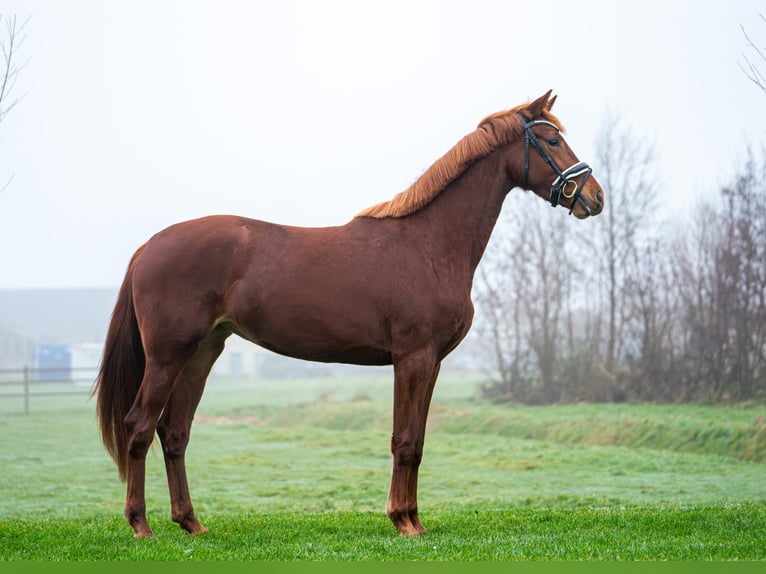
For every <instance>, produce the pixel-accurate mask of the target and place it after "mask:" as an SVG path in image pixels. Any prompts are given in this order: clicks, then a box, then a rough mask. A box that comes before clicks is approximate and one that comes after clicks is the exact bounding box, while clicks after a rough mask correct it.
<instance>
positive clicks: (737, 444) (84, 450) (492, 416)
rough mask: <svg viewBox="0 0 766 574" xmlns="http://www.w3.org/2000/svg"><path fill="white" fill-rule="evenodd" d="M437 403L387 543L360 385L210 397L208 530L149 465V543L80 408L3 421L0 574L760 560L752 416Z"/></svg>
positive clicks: (376, 428) (200, 482) (462, 390)
mask: <svg viewBox="0 0 766 574" xmlns="http://www.w3.org/2000/svg"><path fill="white" fill-rule="evenodd" d="M475 391H476V383H475V381H474V380H472V379H470V378H464V377H459V376H454V375H452V376H446V377H443V378H442V380H441V381H440V383H439V386H437V392H436V395H435V397H434V405H433V408H432V416H431V418H430V419H429V420H430V424H429V431H428V434H427V436H426V450H425V456H424V461H423V465H422V467H421V476H420V488H419V503H420V507H421V514H422V517H423V520H424V523H425V524H426V526H427V527H428V528H429V533H428V534H427V535H425V536H422V537H420V538H418V539H415V540H411V539H404V538H400V537H399V536H397V535H396V533H395V531H394V529H393V526H391V524H390V523H389V522H388V520H387V519H386V517H385V515H384V513H383V509H384V507H385V501H386V495H387V492H388V479H389V476H390V464H391V461H390V455H389V453H388V446H389V444H388V443H389V440H390V425H391V422H390V419H391V404H390V395H391V382H390V379H389V377H388V376H385V377H376V376H369V375H366V374H365V375H361V374H360V375H359V376H355V377H346V378H339V379H328V380H305V381H258V382H248V381H211V383H210V384H209V386H208V390H207V392H206V395H205V398H204V399H203V402H202V404H201V405H200V409H199V412H198V417H197V419H196V421H195V425H194V429H193V432H192V441H191V446H190V449H189V453H188V456H187V458H188V468H189V477H190V485H191V490H192V498H193V500H194V502H195V508H196V510H197V514H198V516H199V517H200V519H201V520H202V522H203V523H204V524H205V525H206V526H207V527H208V528H209V529H210V531H211V532H210V534H209V535H207V536H203V537H196V538H193V537H189V536H187V535H185V534H184V533H183V532H181V531H180V530H179V529H178V527H177V526H176V525H175V524H173V523H172V522H171V521H170V519H169V501H168V495H167V487H166V483H165V476H164V465H163V463H162V457H161V453H160V451H159V449H158V448H156V449H154V451H153V452H152V453H150V456H149V459H148V472H147V505H148V510H149V520H150V524H151V525H152V527H153V528H154V530H155V534H156V535H157V536H156V538H154V539H152V540H144V541H135V540H133V539H132V536H131V534H132V532H131V530H130V528H129V526H128V525H127V523H126V522H125V521H124V520H123V519H122V518H121V515H122V504H123V500H124V485H123V484H121V483H120V482H119V481H118V479H117V476H116V471H115V469H114V465H113V463H112V461H111V459H109V458H108V456H107V455H106V453H105V452H104V450H103V447H102V446H101V444H100V440H99V437H98V436H97V432H96V428H95V420H94V415H93V408H94V406H93V403H92V401H91V402H86V400H85V396H84V395H81V396H71V397H70V396H68V397H59V398H48V399H45V398H36V399H33V401H32V403H31V414H30V415H28V416H25V415H24V414H22V412H21V403H20V402H19V403H18V404H14V403H13V402H12V401H11V400H5V401H1V402H0V492H2V496H0V560H136V559H150V560H223V559H225V560H250V559H276V560H328V559H329V560H415V559H417V560H421V559H422V560H467V559H471V560H498V559H501V560H511V559H512V560H596V559H605V560H618V559H623V560H646V559H650V560H711V559H712V560H763V559H766V556H765V555H764V549H766V478H764V472H763V471H764V458H763V456H764V455H763V452H764V435H765V434H766V431H764V415H765V414H766V409H765V408H764V407H763V406H760V405H750V406H743V407H709V406H688V405H687V406H651V405H638V406H635V405H633V406H631V405H571V406H556V407H534V408H530V407H507V406H495V405H491V404H488V403H486V402H484V401H481V400H479V399H477V398H476V396H475Z"/></svg>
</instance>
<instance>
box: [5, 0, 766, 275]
mask: <svg viewBox="0 0 766 574" xmlns="http://www.w3.org/2000/svg"><path fill="white" fill-rule="evenodd" d="M764 11H766V8H765V7H764V4H763V2H762V1H755V0H751V1H745V0H733V1H732V0H730V1H727V2H719V1H716V2H713V1H699V0H697V1H692V0H681V1H676V0H674V1H669V0H641V1H639V2H614V1H606V0H604V1H597V0H578V1H577V2H571V1H565V0H552V1H550V0H549V1H546V2H529V1H524V2H514V1H510V0H502V1H496V2H495V1H489V0H487V1H483V0H472V1H471V2H466V1H465V0H461V1H455V2H451V1H419V0H405V1H398V0H397V1H391V0H387V1H385V2H361V1H349V2H336V1H321V2H316V1H305V2H304V1H298V0H295V1H280V2H232V1H228V2H226V1H208V2H203V1H186V0H179V1H165V0H163V1H156V0H142V1H131V2H117V1H110V2H106V1H103V0H93V1H81V0H66V1H59V0H50V1H34V0H32V1H30V0H23V1H7V0H0V13H2V15H3V16H8V15H11V14H14V13H15V14H17V16H18V18H19V19H24V18H26V17H27V16H31V20H30V21H29V24H28V26H27V28H26V30H25V35H26V40H25V44H24V46H23V50H22V53H21V54H20V56H21V57H22V58H23V59H25V60H26V59H28V60H29V61H28V63H27V65H26V67H25V68H24V69H23V70H22V73H21V75H20V77H19V80H18V83H17V85H16V95H19V96H21V95H23V96H24V98H23V100H22V101H21V103H20V104H19V105H18V106H17V108H16V109H15V110H13V111H12V113H11V114H10V115H9V116H8V117H7V119H6V120H5V121H4V122H2V123H1V124H0V181H1V182H2V183H4V182H5V181H7V180H8V178H10V177H11V176H13V181H12V182H11V184H10V185H9V186H8V188H7V189H6V190H5V191H4V192H3V193H2V194H0V288H21V287H84V286H116V285H118V284H119V283H120V282H121V280H122V277H123V274H124V271H125V267H126V265H127V262H128V259H129V257H130V255H131V254H132V252H133V251H134V250H135V249H136V248H137V247H138V246H139V245H140V244H141V243H143V242H144V241H145V240H146V239H148V237H150V236H151V235H152V234H153V233H155V232H156V231H159V230H160V229H162V228H163V227H166V226H167V225H170V224H172V223H175V222H177V221H181V220H184V219H190V218H193V217H197V216H202V215H207V214H212V213H235V214H240V215H246V216H249V217H254V218H257V219H264V220H269V221H275V222H281V223H289V224H294V225H308V226H319V225H335V224H342V223H345V222H346V221H348V220H349V219H350V218H351V217H352V216H353V215H354V214H355V213H357V212H358V211H360V210H361V209H363V208H364V207H367V206H368V205H371V204H373V203H375V202H378V201H382V200H384V199H388V198H390V197H392V196H393V195H394V194H396V193H398V192H399V191H401V190H402V189H404V188H405V187H407V186H408V185H409V184H410V183H411V182H412V181H413V180H414V179H416V178H417V177H418V176H419V175H420V174H421V173H422V172H423V170H425V169H426V168H427V167H428V166H429V165H430V164H431V163H432V162H433V161H434V160H435V159H436V158H438V157H439V156H440V155H441V154H442V153H444V152H445V151H446V150H447V149H449V148H450V147H451V146H452V145H453V144H454V143H455V142H456V141H457V140H458V139H459V138H460V137H462V136H463V135H465V134H466V133H468V132H469V131H471V130H473V129H474V127H475V126H476V123H477V122H478V121H479V120H480V119H481V118H483V117H484V116H486V115H488V114H489V113H492V112H495V111H498V110H501V109H505V108H507V107H510V106H513V105H516V104H519V103H522V102H524V101H527V100H528V99H530V98H534V97H537V96H539V95H540V94H542V93H543V92H545V91H546V90H547V89H548V88H553V89H554V90H555V92H556V93H557V94H558V95H559V99H558V102H557V104H556V109H555V110H554V111H556V112H557V114H558V115H559V117H560V118H561V119H562V121H563V122H564V124H565V126H566V127H567V130H568V140H569V142H570V144H571V145H572V147H573V148H574V149H575V151H576V152H577V153H578V155H579V156H580V158H581V159H584V160H588V159H592V158H593V157H594V156H595V151H594V140H595V136H596V133H597V131H598V129H599V127H600V124H601V122H602V120H603V117H604V115H605V114H606V113H607V111H608V110H612V111H616V112H618V113H620V114H622V117H623V120H624V122H625V123H626V125H628V126H630V127H631V128H632V129H633V130H634V132H635V133H636V135H637V136H640V137H642V138H646V139H647V140H648V141H652V142H654V143H655V144H656V150H657V156H658V158H659V160H660V169H661V172H660V173H659V174H658V176H659V179H660V181H662V182H663V184H664V185H663V191H662V194H661V195H662V197H663V200H666V206H667V207H668V209H672V210H674V211H677V212H681V211H682V210H685V209H690V207H691V206H692V205H693V204H694V203H695V201H697V198H698V197H700V196H704V195H709V194H711V193H713V192H714V191H715V189H716V187H717V186H718V185H719V184H720V183H723V182H725V181H726V180H727V178H728V177H730V175H731V174H732V173H733V172H734V170H735V169H736V168H737V167H738V166H739V165H740V162H741V160H742V158H743V157H744V155H745V153H746V150H747V147H748V145H751V146H761V145H763V144H764V141H765V140H766V95H765V94H763V93H762V92H760V91H759V90H758V89H757V88H756V87H755V86H754V85H753V84H752V83H751V82H749V80H747V78H746V77H745V75H744V73H743V72H742V71H741V70H740V68H739V66H738V62H742V61H743V58H742V53H743V51H746V49H747V45H746V41H745V39H744V36H743V35H742V32H741V30H740V27H739V26H740V24H743V25H745V27H746V28H747V30H748V32H749V33H750V34H751V37H753V38H755V39H757V40H759V42H760V44H762V45H763V44H766V25H765V24H763V23H762V22H761V21H760V20H759V19H758V14H759V12H764ZM594 175H596V177H597V176H598V173H595V174H594ZM607 193H608V190H607ZM607 197H608V196H607ZM513 200H514V197H513V194H511V195H510V196H509V198H508V200H507V202H512V201H513ZM561 216H562V217H565V216H566V212H565V211H562V212H561ZM597 222H598V220H593V221H590V222H588V224H597Z"/></svg>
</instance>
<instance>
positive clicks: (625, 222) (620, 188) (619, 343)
mask: <svg viewBox="0 0 766 574" xmlns="http://www.w3.org/2000/svg"><path fill="white" fill-rule="evenodd" d="M596 145H597V157H596V159H597V162H596V166H595V168H594V169H595V172H596V173H598V177H599V181H600V182H601V184H602V185H603V186H604V187H605V188H606V192H607V201H606V208H605V212H604V215H605V218H604V219H605V221H604V223H603V224H602V225H597V226H594V230H593V231H594V234H595V238H596V240H597V242H598V244H599V249H600V257H601V259H600V269H599V274H600V276H601V282H600V285H601V289H603V290H604V291H605V293H604V301H605V305H606V309H605V320H604V323H605V333H604V336H605V341H604V351H603V353H604V355H603V356H604V364H605V367H606V369H607V370H608V371H610V372H614V371H615V370H616V369H617V367H618V364H619V362H620V360H621V358H622V356H623V351H624V345H625V329H626V327H627V324H628V321H629V320H630V316H629V313H630V311H631V307H630V306H629V305H626V304H624V303H625V300H626V297H627V293H626V291H627V289H628V283H629V277H628V274H627V270H628V266H627V263H628V262H629V261H631V260H632V259H633V258H634V257H635V253H636V250H637V249H639V247H640V245H641V242H642V241H644V240H645V238H646V235H647V233H646V231H647V229H648V228H649V223H650V217H651V216H652V215H653V214H654V213H655V210H654V204H655V201H656V200H655V197H656V194H655V189H656V186H657V184H656V181H655V174H656V173H657V169H656V160H655V156H654V151H653V148H652V147H651V146H649V145H648V144H646V143H644V142H642V141H641V140H639V139H637V138H636V137H635V136H634V135H633V134H632V133H631V131H630V129H628V128H626V127H623V126H622V125H621V122H620V119H619V118H618V117H617V116H614V115H612V114H610V115H608V116H607V117H606V120H605V121H604V123H603V124H602V128H601V130H600V132H599V135H598V136H597V142H596Z"/></svg>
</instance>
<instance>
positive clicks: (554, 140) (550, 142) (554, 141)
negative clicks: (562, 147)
mask: <svg viewBox="0 0 766 574" xmlns="http://www.w3.org/2000/svg"><path fill="white" fill-rule="evenodd" d="M548 145H551V146H553V147H556V146H557V145H559V139H558V138H551V139H549V140H548Z"/></svg>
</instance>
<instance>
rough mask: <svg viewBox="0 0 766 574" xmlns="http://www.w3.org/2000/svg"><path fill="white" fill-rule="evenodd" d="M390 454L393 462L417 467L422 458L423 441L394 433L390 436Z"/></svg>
mask: <svg viewBox="0 0 766 574" xmlns="http://www.w3.org/2000/svg"><path fill="white" fill-rule="evenodd" d="M391 454H392V455H393V456H394V463H395V464H397V465H399V466H410V467H417V466H419V465H420V461H421V460H422V459H423V441H422V440H413V439H408V438H402V437H397V436H396V435H394V436H392V437H391Z"/></svg>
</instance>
